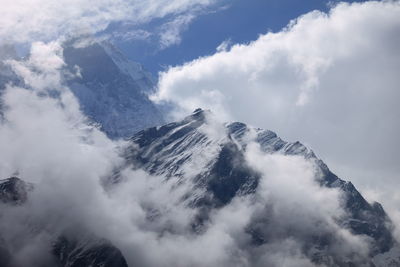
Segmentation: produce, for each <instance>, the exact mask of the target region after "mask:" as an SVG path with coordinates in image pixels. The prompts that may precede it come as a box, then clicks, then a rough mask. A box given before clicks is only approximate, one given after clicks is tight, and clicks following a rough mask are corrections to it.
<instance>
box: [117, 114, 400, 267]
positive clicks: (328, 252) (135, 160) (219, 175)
mask: <svg viewBox="0 0 400 267" xmlns="http://www.w3.org/2000/svg"><path fill="white" fill-rule="evenodd" d="M208 114H209V113H208V112H207V111H203V110H200V109H199V110H196V111H195V112H194V113H193V114H192V115H191V116H189V117H187V118H186V119H184V120H183V121H180V122H175V123H170V124H167V125H165V126H162V127H157V128H150V129H147V130H144V131H141V132H139V133H137V134H135V135H134V136H133V137H132V138H131V139H130V142H131V145H130V146H129V148H128V149H127V150H126V152H125V157H126V159H127V164H128V165H132V166H134V167H135V168H144V169H145V170H147V171H148V172H149V173H152V174H155V175H162V176H166V177H170V178H172V177H175V178H176V177H178V180H179V181H182V183H184V182H185V181H187V180H190V181H191V182H192V187H191V189H190V191H189V192H188V193H187V194H186V195H184V197H183V199H182V201H184V202H186V203H187V205H188V206H191V207H193V208H197V209H199V210H201V212H199V215H198V217H197V218H196V219H195V220H194V221H193V229H194V231H197V232H202V231H204V228H206V225H207V223H206V222H207V220H208V218H209V214H210V213H211V212H212V210H215V209H218V208H221V207H223V206H225V205H227V204H229V203H230V202H231V201H232V200H233V199H234V198H235V197H238V196H244V195H254V194H255V192H257V190H259V187H260V185H259V183H260V179H261V177H262V175H263V174H262V173H260V172H258V171H256V170H254V168H252V167H251V166H250V164H249V162H248V160H247V158H246V150H248V146H249V145H250V144H251V143H252V142H253V143H256V144H257V145H258V146H259V148H260V150H261V151H262V153H263V154H265V155H268V154H271V155H286V156H298V157H301V158H304V159H305V160H307V161H309V162H312V163H313V165H314V166H315V180H316V181H317V183H318V184H319V185H320V186H321V188H332V189H337V190H338V191H339V192H340V194H341V195H342V196H343V198H342V207H343V209H344V210H345V214H344V215H343V216H340V217H339V218H335V224H336V226H337V227H339V228H341V229H346V230H348V231H350V232H351V233H352V234H353V235H355V236H363V237H366V238H367V239H368V240H370V243H371V247H370V249H369V253H368V256H366V257H365V256H360V255H355V254H357V253H354V254H353V255H344V254H345V253H344V252H343V251H342V252H339V253H338V252H337V251H336V252H335V249H333V247H335V244H336V243H338V242H339V241H338V238H337V237H336V236H335V235H336V234H335V233H334V232H333V230H332V229H329V227H328V226H327V227H322V228H321V230H319V232H318V233H317V234H315V233H312V232H311V231H310V232H306V233H305V234H304V233H303V234H300V232H301V231H300V230H301V226H299V225H291V226H290V228H285V229H284V231H282V233H280V234H277V233H276V232H279V230H278V229H279V227H280V226H279V225H278V224H279V223H280V222H279V221H278V222H275V223H278V224H274V219H273V212H272V213H271V212H268V209H266V210H265V212H264V213H262V214H261V215H259V216H256V217H255V218H254V219H253V220H252V221H251V223H249V225H248V226H247V232H248V234H249V235H251V237H252V246H255V247H257V246H262V245H265V244H268V243H269V242H271V240H274V239H282V240H284V239H285V238H288V237H290V238H293V239H301V240H302V243H303V244H304V245H303V247H302V250H303V252H304V253H305V255H307V257H309V258H310V259H311V260H312V261H313V262H314V263H318V264H325V265H327V266H361V265H363V266H364V265H365V266H370V265H371V266H374V265H373V264H374V263H373V260H372V258H373V257H375V256H376V255H382V253H387V252H388V251H390V250H391V249H393V248H394V247H395V246H396V241H395V240H394V238H393V236H392V234H391V227H392V226H391V222H390V219H389V218H388V216H387V215H386V213H385V211H384V210H383V208H382V206H381V205H380V204H379V203H373V204H370V203H368V202H367V201H366V200H365V199H364V198H363V197H362V195H361V194H360V193H359V192H358V191H357V190H356V188H355V187H354V186H353V185H352V184H351V183H350V182H346V181H343V180H341V179H339V178H338V177H337V176H336V175H335V174H333V173H332V172H331V171H330V170H329V168H328V167H327V166H326V165H325V164H324V163H323V162H322V161H321V160H319V159H318V158H317V157H316V156H315V154H314V153H313V152H312V151H311V150H309V149H308V148H306V147H305V146H304V145H302V144H301V143H299V142H295V143H288V142H285V141H283V140H282V139H280V138H279V137H278V136H277V135H276V134H275V133H274V132H272V131H268V130H262V129H255V128H251V127H248V126H247V125H245V124H243V123H239V122H234V123H230V124H225V125H222V124H221V125H220V124H219V123H217V122H210V121H209V120H208V119H207V118H208V117H209V115H208ZM299 175H301V174H299ZM293 179H296V177H293ZM288 197H290V196H288ZM270 205H271V207H272V210H273V206H274V203H270ZM299 209H301V207H300V206H299ZM304 216H307V215H306V214H304ZM267 218H268V219H267ZM292 219H295V218H292ZM315 223H316V225H315V227H316V228H318V227H317V225H318V224H324V222H322V221H318V220H317V221H315ZM336 226H335V227H336ZM304 241H306V242H304ZM399 256H400V255H397V256H396V257H397V260H398V259H399V258H398V257H399ZM397 260H393V264H394V265H392V266H399V263H400V261H397ZM380 264H381V265H379V264H378V266H385V264H386V263H383V265H382V263H380Z"/></svg>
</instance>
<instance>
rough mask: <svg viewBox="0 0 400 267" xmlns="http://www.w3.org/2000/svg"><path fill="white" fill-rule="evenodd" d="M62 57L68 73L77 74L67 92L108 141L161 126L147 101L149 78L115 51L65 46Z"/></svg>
mask: <svg viewBox="0 0 400 267" xmlns="http://www.w3.org/2000/svg"><path fill="white" fill-rule="evenodd" d="M63 55H64V59H65V62H66V64H67V65H68V68H69V70H70V72H72V73H75V72H77V70H79V73H80V75H78V76H75V77H74V78H73V79H70V80H68V81H67V83H68V85H69V87H70V89H71V90H72V92H73V93H74V94H75V96H76V97H77V98H78V100H79V103H80V105H81V108H82V110H83V111H84V113H85V114H86V115H87V116H88V117H89V118H91V119H92V120H93V121H94V122H97V123H98V124H99V125H100V128H101V129H102V130H103V131H104V132H105V133H107V135H108V136H109V137H111V138H120V137H127V136H130V135H131V134H132V133H134V132H137V131H139V130H142V129H145V128H148V127H151V126H156V125H161V124H162V123H163V117H162V114H161V112H160V111H159V110H158V108H157V107H156V106H155V104H154V103H153V102H151V101H150V100H149V98H148V94H149V93H151V92H152V90H154V87H155V84H154V81H153V80H152V78H151V75H150V74H149V73H147V72H146V71H144V70H143V68H142V67H141V65H139V64H137V63H135V62H132V61H129V60H128V59H126V58H125V57H124V56H123V55H122V53H120V52H119V51H118V50H117V49H116V48H115V47H113V46H112V45H110V44H99V43H93V44H91V45H89V46H86V47H82V48H76V47H74V45H73V44H71V43H65V45H64V54H63Z"/></svg>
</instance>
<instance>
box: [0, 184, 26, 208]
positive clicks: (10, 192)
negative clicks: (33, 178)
mask: <svg viewBox="0 0 400 267" xmlns="http://www.w3.org/2000/svg"><path fill="white" fill-rule="evenodd" d="M32 189H33V186H32V185H31V184H28V183H25V182H24V181H22V180H20V179H19V178H17V177H11V178H8V179H4V180H0V201H1V202H3V203H7V204H14V205H17V204H23V203H24V202H25V201H26V200H27V197H28V192H29V191H31V190H32Z"/></svg>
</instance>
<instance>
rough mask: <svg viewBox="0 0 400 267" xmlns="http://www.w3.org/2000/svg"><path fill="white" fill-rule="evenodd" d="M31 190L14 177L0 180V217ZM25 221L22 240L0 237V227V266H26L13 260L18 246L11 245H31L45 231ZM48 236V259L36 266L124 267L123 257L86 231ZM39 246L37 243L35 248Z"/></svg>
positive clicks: (2, 227)
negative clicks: (26, 230) (27, 229)
mask: <svg viewBox="0 0 400 267" xmlns="http://www.w3.org/2000/svg"><path fill="white" fill-rule="evenodd" d="M32 190H34V186H33V185H32V184H29V183H26V182H24V181H22V180H21V179H19V178H16V177H11V178H8V179H3V180H0V218H1V217H2V216H6V215H5V214H4V211H5V210H6V209H7V208H10V207H13V206H15V208H17V206H20V205H25V203H26V201H27V200H28V198H29V193H30V191H32ZM25 220H26V222H25V223H26V227H27V228H30V229H31V233H30V234H31V235H32V236H24V237H23V238H25V240H24V241H23V240H13V239H7V238H3V236H4V234H7V232H6V231H7V229H8V228H7V227H6V226H5V225H3V224H0V266H4V267H25V266H24V264H26V263H21V262H20V260H19V259H18V258H14V257H15V254H17V253H18V252H16V251H14V250H18V249H17V248H18V246H16V245H15V243H20V242H22V241H23V242H22V244H24V243H26V244H25V245H29V242H33V241H32V240H34V239H35V238H37V237H38V236H39V237H40V235H41V232H42V231H44V232H46V231H47V230H46V229H45V227H44V226H43V225H29V224H30V222H29V218H26V219H25ZM15 223H16V224H18V223H21V222H15ZM48 234H50V235H54V238H53V240H49V243H47V244H44V245H45V246H48V247H49V249H50V250H51V252H50V255H49V257H50V258H49V259H46V260H45V261H42V262H40V266H43V267H46V266H48V267H54V266H59V267H64V266H65V267H88V266H93V267H127V264H126V261H125V258H124V257H123V255H122V254H121V252H120V251H119V250H118V249H117V248H116V247H114V246H113V245H112V244H111V243H110V242H109V241H107V240H104V239H101V238H97V237H95V236H93V235H91V234H90V233H88V232H79V230H77V229H76V228H74V229H73V231H71V232H69V231H68V232H65V233H63V234H62V235H57V234H55V233H48ZM20 238H21V237H20ZM33 244H34V242H33ZM39 244H40V243H37V245H39ZM33 264H34V263H32V265H33ZM36 264H37V263H36ZM35 266H36V265H35Z"/></svg>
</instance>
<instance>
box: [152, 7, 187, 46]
mask: <svg viewBox="0 0 400 267" xmlns="http://www.w3.org/2000/svg"><path fill="white" fill-rule="evenodd" d="M194 18H195V16H194V15H193V14H185V15H181V16H178V17H176V18H174V19H173V20H172V21H170V22H167V23H165V24H164V25H163V26H162V27H161V29H160V45H161V49H164V48H167V47H169V46H171V45H177V44H179V43H180V42H181V40H182V39H181V33H182V31H184V30H186V29H187V27H188V25H189V23H190V22H191V21H192V20H193V19H194Z"/></svg>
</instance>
